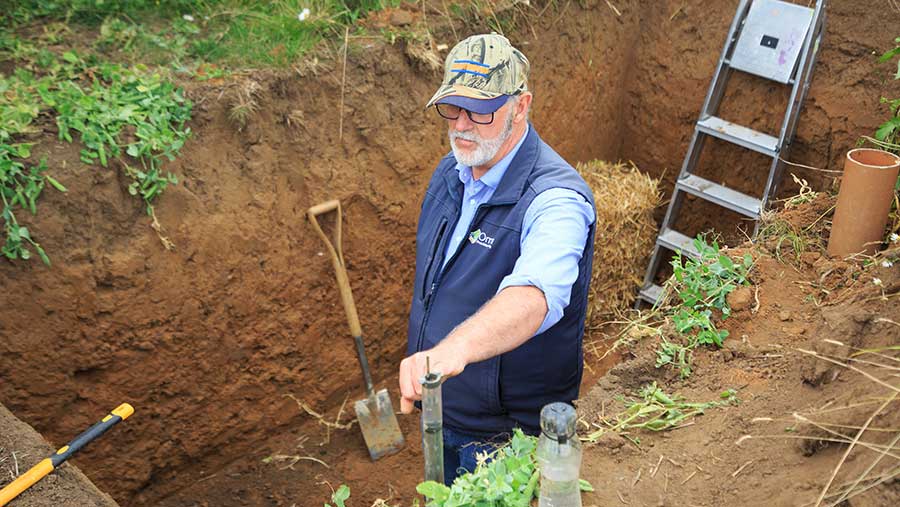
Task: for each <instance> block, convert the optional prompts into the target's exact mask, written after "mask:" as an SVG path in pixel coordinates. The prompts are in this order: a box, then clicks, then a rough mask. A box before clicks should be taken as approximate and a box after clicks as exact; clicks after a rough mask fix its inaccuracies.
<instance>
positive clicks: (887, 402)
mask: <svg viewBox="0 0 900 507" xmlns="http://www.w3.org/2000/svg"><path fill="white" fill-rule="evenodd" d="M858 371H861V370H858ZM866 376H867V377H871V376H870V375H868V374H866ZM872 378H874V377H872ZM879 383H881V384H883V382H880V381H879ZM891 387H893V386H891ZM893 389H894V394H893V395H892V396H891V397H890V398H888V399H887V400H885V402H884V403H882V404H881V405H880V406H879V407H878V409H876V410H875V411H874V412H872V415H870V416H869V419H868V420H866V422H865V424H863V427H862V428H860V429H859V431H858V432H856V436H855V437H853V441H852V442H850V445H849V446H847V450H846V451H844V455H843V456H841V460H840V461H838V464H837V466H835V467H834V471H832V472H831V478H829V479H828V482H827V483H826V484H825V487H824V488H822V492H821V493H820V494H819V499H818V500H817V501H816V507H818V506H819V505H821V504H822V501H823V500H824V499H825V495H826V494H827V493H828V488H830V487H831V483H832V482H834V478H835V477H836V476H837V473H838V470H840V468H841V466H842V465H843V464H844V461H846V460H847V456H849V455H850V452H851V451H852V450H853V447H854V446H856V444H857V442H859V438H860V437H861V436H862V434H863V433H865V431H866V428H868V427H869V425H870V424H872V420H874V419H875V417H876V416H877V415H878V414H880V413H881V411H882V410H884V409H885V408H886V407H887V406H888V405H890V404H891V402H893V401H894V400H895V399H896V398H897V395H898V394H900V391H898V390H897V389H896V388H893ZM888 449H890V447H888ZM888 449H886V450H885V451H884V452H887V450H888Z"/></svg>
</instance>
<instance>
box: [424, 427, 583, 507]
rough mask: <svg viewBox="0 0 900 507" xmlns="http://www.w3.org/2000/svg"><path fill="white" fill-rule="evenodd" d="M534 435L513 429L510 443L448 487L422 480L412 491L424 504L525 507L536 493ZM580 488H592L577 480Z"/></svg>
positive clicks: (446, 506)
mask: <svg viewBox="0 0 900 507" xmlns="http://www.w3.org/2000/svg"><path fill="white" fill-rule="evenodd" d="M536 451H537V438H536V437H532V436H529V435H525V434H524V433H523V432H522V430H520V429H518V428H517V429H515V430H514V431H513V437H512V439H511V440H510V442H509V443H508V444H507V445H505V446H503V447H500V448H499V449H497V450H496V451H495V452H494V454H493V455H492V458H493V459H490V460H484V461H481V462H480V463H479V464H478V466H477V467H476V468H475V471H474V472H472V473H466V474H463V475H461V476H459V477H457V479H456V480H455V481H454V482H453V485H452V486H450V487H448V486H445V485H443V484H440V483H437V482H434V481H426V482H423V483H420V484H419V485H418V486H416V491H418V492H419V494H421V495H424V496H425V498H426V499H427V503H426V507H464V506H475V505H484V506H493V507H525V506H528V505H531V499H532V498H534V497H536V496H537V494H538V490H537V484H538V478H539V477H540V472H539V470H538V465H537V458H536V456H535V453H536ZM579 486H580V488H581V490H582V491H593V488H592V487H591V485H590V483H588V482H587V481H585V480H581V481H579Z"/></svg>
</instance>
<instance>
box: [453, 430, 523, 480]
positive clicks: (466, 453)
mask: <svg viewBox="0 0 900 507" xmlns="http://www.w3.org/2000/svg"><path fill="white" fill-rule="evenodd" d="M443 433H444V484H446V485H447V486H450V485H451V484H453V481H455V480H456V478H457V477H459V476H460V475H462V474H464V473H466V472H474V471H475V465H476V464H477V461H476V460H475V453H479V454H490V453H492V452H493V451H494V450H495V449H496V448H497V447H499V446H501V445H503V444H504V443H505V442H506V441H508V440H509V435H508V434H506V433H502V434H500V435H496V436H494V437H491V438H484V437H476V436H473V435H467V434H465V433H460V432H458V431H456V430H451V429H450V428H448V427H446V426H444V429H443Z"/></svg>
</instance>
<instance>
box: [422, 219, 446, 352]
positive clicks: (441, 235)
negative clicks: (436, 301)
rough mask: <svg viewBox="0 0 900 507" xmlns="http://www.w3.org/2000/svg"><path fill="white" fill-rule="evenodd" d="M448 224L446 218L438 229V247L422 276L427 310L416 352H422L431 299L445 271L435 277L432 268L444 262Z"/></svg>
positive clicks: (439, 270) (439, 272)
mask: <svg viewBox="0 0 900 507" xmlns="http://www.w3.org/2000/svg"><path fill="white" fill-rule="evenodd" d="M447 223H448V220H447V218H446V217H445V218H444V219H443V220H441V225H440V228H439V229H438V234H437V241H436V242H435V243H436V246H435V248H434V250H433V251H432V252H431V256H430V257H429V258H428V262H426V265H427V267H426V269H425V273H424V275H423V276H422V278H423V279H424V280H423V287H422V291H423V292H424V293H425V295H424V297H423V306H424V308H425V315H423V316H422V324H421V325H420V326H419V337H418V339H417V340H416V351H421V350H422V342H423V340H424V339H425V324H427V323H428V315H429V314H430V313H431V306H430V303H431V297H432V296H433V295H434V291H435V289H437V279H438V278H439V277H440V274H441V271H442V269H443V266H440V267H439V268H438V269H437V274H435V275H434V276H431V271H432V267H433V265H434V262H435V260H437V259H439V258H440V259H441V260H443V256H441V255H439V254H440V253H441V252H442V251H443V249H445V248H446V246H445V245H444V239H445V236H446V234H445V233H446V232H447ZM429 280H431V285H430V286H429V285H428V281H429Z"/></svg>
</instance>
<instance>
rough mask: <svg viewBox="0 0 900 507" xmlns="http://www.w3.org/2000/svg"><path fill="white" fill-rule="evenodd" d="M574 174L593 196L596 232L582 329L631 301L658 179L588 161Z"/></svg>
mask: <svg viewBox="0 0 900 507" xmlns="http://www.w3.org/2000/svg"><path fill="white" fill-rule="evenodd" d="M577 170H578V172H579V173H581V176H582V177H583V178H584V180H585V181H586V182H587V184H588V186H590V187H591V190H593V192H594V202H595V203H596V205H597V232H596V237H595V239H594V269H593V273H592V275H591V288H590V293H589V295H588V321H587V322H588V326H590V327H596V326H598V325H599V324H601V323H603V322H605V321H608V320H610V319H611V318H612V317H614V316H615V315H616V314H617V313H618V312H621V311H622V310H624V309H625V308H628V307H629V306H630V305H631V304H633V303H634V299H635V296H636V293H637V290H638V289H639V288H640V286H641V283H642V282H643V276H644V270H645V269H646V268H647V262H648V261H649V256H650V253H651V251H652V249H653V243H654V240H655V238H656V232H657V224H656V222H655V221H654V220H653V211H654V210H655V209H656V207H657V206H659V204H660V200H661V195H660V193H659V181H658V180H655V179H653V178H651V177H650V176H649V175H647V174H644V173H642V172H640V171H639V170H638V168H637V167H636V166H635V165H634V164H630V165H626V164H623V163H621V162H620V163H615V164H614V163H611V162H604V161H601V160H593V161H590V162H586V163H581V164H578V166H577Z"/></svg>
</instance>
